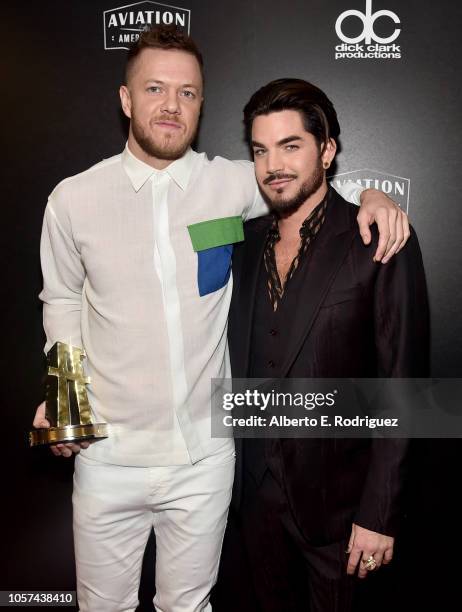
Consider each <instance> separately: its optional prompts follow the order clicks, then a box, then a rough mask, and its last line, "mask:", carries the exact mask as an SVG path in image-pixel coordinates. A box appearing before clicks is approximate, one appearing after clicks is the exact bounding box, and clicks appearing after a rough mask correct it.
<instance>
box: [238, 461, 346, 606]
mask: <svg viewBox="0 0 462 612" xmlns="http://www.w3.org/2000/svg"><path fill="white" fill-rule="evenodd" d="M240 515H241V516H240V518H241V520H240V525H241V531H242V534H243V539H244V542H245V548H246V550H247V555H248V559H249V564H250V568H251V572H252V574H253V582H254V589H255V592H256V597H257V599H258V603H259V606H260V608H261V610H262V612H302V611H303V612H305V611H307V610H310V612H350V611H351V610H352V605H353V601H352V600H353V590H354V585H355V582H356V579H355V578H354V577H352V576H348V575H347V574H346V565H347V554H346V552H345V550H346V547H347V545H348V539H347V540H342V541H341V542H334V543H333V544H329V545H327V546H312V545H310V544H309V543H308V542H307V541H306V539H305V538H304V536H303V535H302V534H301V533H300V531H299V529H298V527H297V525H296V524H295V522H294V520H293V518H292V514H291V512H290V509H289V507H288V505H287V499H286V495H285V493H284V492H283V490H282V489H281V487H280V485H279V484H278V482H277V481H276V480H275V478H274V477H273V475H272V474H271V472H270V471H269V470H267V471H266V473H265V476H264V477H263V480H262V481H261V483H260V484H259V486H257V484H256V482H255V480H254V479H253V477H252V476H251V475H250V474H249V473H246V474H245V476H244V495H243V499H242V506H241V513H240ZM236 588H239V586H238V585H236Z"/></svg>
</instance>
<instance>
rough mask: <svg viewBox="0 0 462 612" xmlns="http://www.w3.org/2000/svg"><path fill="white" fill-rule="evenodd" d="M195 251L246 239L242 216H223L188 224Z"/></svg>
mask: <svg viewBox="0 0 462 612" xmlns="http://www.w3.org/2000/svg"><path fill="white" fill-rule="evenodd" d="M188 231H189V235H190V237H191V242H192V245H193V249H194V251H196V252H197V251H204V250H205V249H212V248H214V247H217V246H223V245H224V244H233V243H235V242H242V241H243V240H244V228H243V226H242V217H223V218H221V219H210V220H209V221H201V222H200V223H194V225H188Z"/></svg>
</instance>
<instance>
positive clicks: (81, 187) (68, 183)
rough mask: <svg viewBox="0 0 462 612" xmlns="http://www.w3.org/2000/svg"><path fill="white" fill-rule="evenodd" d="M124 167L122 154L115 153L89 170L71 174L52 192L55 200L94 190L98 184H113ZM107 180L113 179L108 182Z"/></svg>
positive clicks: (99, 185)
mask: <svg viewBox="0 0 462 612" xmlns="http://www.w3.org/2000/svg"><path fill="white" fill-rule="evenodd" d="M121 169H122V155H121V154H118V155H114V156H112V157H109V158H108V159H103V160H102V161H100V162H98V163H97V164H94V165H93V166H91V167H90V168H88V169H87V170H84V171H83V172H79V173H78V174H75V175H73V176H69V177H67V178H65V179H64V180H62V181H61V182H60V183H58V185H56V187H55V188H54V189H53V191H52V192H51V194H50V198H51V199H52V200H53V201H59V200H61V199H63V198H66V197H72V196H73V195H74V194H79V193H81V192H82V191H87V190H93V189H94V188H95V187H96V186H98V187H99V188H101V186H104V185H107V184H113V182H114V178H115V177H116V176H117V174H118V173H120V170H121ZM107 181H111V183H108V182H107Z"/></svg>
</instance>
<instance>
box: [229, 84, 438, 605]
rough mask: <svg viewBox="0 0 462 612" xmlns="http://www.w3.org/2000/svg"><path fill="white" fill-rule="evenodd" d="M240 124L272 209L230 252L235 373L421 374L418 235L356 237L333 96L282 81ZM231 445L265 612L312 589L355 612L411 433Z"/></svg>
mask: <svg viewBox="0 0 462 612" xmlns="http://www.w3.org/2000/svg"><path fill="white" fill-rule="evenodd" d="M244 123H245V126H246V131H247V137H248V141H249V145H250V146H251V148H252V151H253V157H254V162H255V173H256V177H257V181H258V184H259V186H260V188H261V191H262V193H263V195H264V197H265V200H266V201H267V203H268V205H269V207H270V209H271V211H272V214H271V215H268V216H266V217H262V218H259V219H255V220H253V221H250V222H249V223H247V224H246V226H245V241H244V242H243V243H241V244H239V245H236V248H235V251H234V256H233V272H234V281H235V282H234V290H233V299H232V304H231V310H230V315H229V345H230V357H231V369H232V373H233V377H235V378H258V379H273V378H286V377H293V378H349V377H353V378H362V377H365V378H369V377H376V376H381V377H425V376H426V375H427V364H428V309H427V294H426V284H425V275H424V271H423V266H422V258H421V255H420V250H419V246H418V242H417V238H416V236H415V234H414V233H412V234H411V238H410V240H409V242H408V244H407V245H406V247H405V248H404V249H403V250H402V251H401V252H400V253H399V254H398V255H397V256H396V257H394V258H393V260H392V261H391V262H390V264H388V265H387V266H379V265H377V264H376V263H375V262H374V261H373V259H372V257H371V248H370V247H366V246H365V245H364V244H363V243H362V242H361V240H360V239H358V236H357V231H356V221H355V218H356V211H355V209H354V207H353V206H351V205H349V204H347V203H346V202H345V201H344V200H343V199H342V198H341V196H340V195H339V194H337V193H336V192H335V191H334V190H333V189H332V188H331V187H329V186H328V184H327V182H326V170H327V169H328V168H329V166H330V165H331V163H332V161H333V159H334V156H335V153H336V148H337V141H338V136H339V133H340V127H339V124H338V121H337V115H336V112H335V109H334V107H333V106H332V104H331V102H330V101H329V100H328V98H327V97H326V95H325V94H324V93H323V92H322V91H321V90H319V89H318V88H317V87H315V86H314V85H311V84H310V83H307V82H306V81H302V80H298V79H280V80H277V81H273V82H271V83H269V84H268V85H266V86H265V87H262V88H261V89H260V90H259V91H257V92H256V93H255V94H254V95H253V96H252V98H251V99H250V101H249V103H248V104H247V105H246V107H245V109H244ZM373 234H374V237H373V244H374V243H376V241H377V233H376V232H375V231H374V232H373ZM239 442H240V443H241V444H239V445H238V446H237V449H236V450H237V457H238V464H237V466H236V489H235V497H234V502H235V504H234V503H233V506H235V507H237V508H238V516H239V517H240V524H241V526H242V533H243V536H244V542H245V548H246V549H247V552H248V557H249V562H250V568H251V572H252V574H253V577H254V586H255V592H256V596H257V599H258V605H259V606H260V608H261V610H262V611H263V612H273V611H274V612H276V611H277V612H280V611H281V610H284V612H294V611H296V610H300V611H302V610H306V609H307V605H308V604H307V602H308V600H309V602H310V607H309V609H310V610H311V611H312V612H339V611H348V610H351V602H352V595H353V586H354V584H355V581H354V578H353V577H352V575H353V574H355V573H356V572H357V574H358V576H359V577H360V578H364V577H365V576H366V575H367V573H368V572H370V571H372V570H374V569H376V568H379V567H380V566H381V565H382V564H387V563H389V562H390V561H391V559H392V555H393V544H394V537H395V535H396V531H397V528H398V523H399V517H400V511H401V510H400V499H401V491H402V485H403V469H404V464H405V456H406V449H407V441H406V440H402V439H375V440H374V441H372V440H369V439H351V440H350V439H327V438H319V439H314V438H313V439H262V438H259V439H249V438H246V439H244V440H241V441H239ZM241 446H242V447H243V448H241V450H239V449H240V447H241ZM228 544H232V542H229V541H227V542H226V546H225V554H224V556H223V572H222V574H223V580H225V579H226V571H227V569H229V567H230V565H229V563H228V562H227V559H226V556H227V546H228ZM229 550H231V546H230V549H229ZM295 575H296V576H298V580H294V576H295ZM307 583H308V585H309V588H308V589H306V592H305V588H306V585H307ZM234 584H239V577H236V576H235V580H234ZM244 609H249V610H250V609H255V607H254V606H251V607H249V608H242V610H244Z"/></svg>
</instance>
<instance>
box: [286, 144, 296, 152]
mask: <svg viewBox="0 0 462 612" xmlns="http://www.w3.org/2000/svg"><path fill="white" fill-rule="evenodd" d="M299 148H300V147H299V146H297V145H294V144H288V145H286V147H285V149H286V151H298V149H299Z"/></svg>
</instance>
